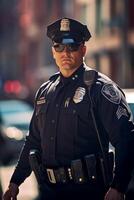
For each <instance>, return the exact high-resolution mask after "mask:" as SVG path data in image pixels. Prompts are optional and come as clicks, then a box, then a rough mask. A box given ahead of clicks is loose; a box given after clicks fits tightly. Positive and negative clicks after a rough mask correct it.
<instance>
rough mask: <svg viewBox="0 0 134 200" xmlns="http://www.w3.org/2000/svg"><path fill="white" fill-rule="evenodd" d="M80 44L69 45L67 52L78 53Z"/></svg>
mask: <svg viewBox="0 0 134 200" xmlns="http://www.w3.org/2000/svg"><path fill="white" fill-rule="evenodd" d="M79 46H80V44H69V45H68V49H69V51H78V49H79Z"/></svg>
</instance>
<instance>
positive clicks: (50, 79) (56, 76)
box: [35, 72, 60, 99]
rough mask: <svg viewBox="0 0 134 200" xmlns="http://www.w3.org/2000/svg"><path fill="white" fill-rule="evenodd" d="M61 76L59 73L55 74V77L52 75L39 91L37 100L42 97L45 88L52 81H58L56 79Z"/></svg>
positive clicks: (36, 96)
mask: <svg viewBox="0 0 134 200" xmlns="http://www.w3.org/2000/svg"><path fill="white" fill-rule="evenodd" d="M59 74H60V73H59V72H57V73H55V74H54V75H52V76H51V77H50V78H49V80H48V81H46V82H44V83H43V84H42V85H41V86H40V87H39V89H38V90H37V92H36V95H35V98H36V99H37V98H38V97H39V96H40V95H41V93H42V92H43V90H44V88H46V87H47V85H48V84H49V83H50V82H52V81H54V80H56V79H57V78H58V76H59Z"/></svg>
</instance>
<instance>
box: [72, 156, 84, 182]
mask: <svg viewBox="0 0 134 200" xmlns="http://www.w3.org/2000/svg"><path fill="white" fill-rule="evenodd" d="M71 172H72V177H73V180H74V182H75V183H79V184H81V183H83V182H85V176H84V171H83V167H82V161H81V160H80V159H77V160H72V162H71Z"/></svg>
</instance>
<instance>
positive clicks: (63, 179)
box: [46, 167, 73, 184]
mask: <svg viewBox="0 0 134 200" xmlns="http://www.w3.org/2000/svg"><path fill="white" fill-rule="evenodd" d="M46 172H47V176H48V179H49V181H50V183H53V184H55V183H67V182H69V181H70V180H72V179H73V178H72V174H71V169H70V168H63V167H61V168H58V169H50V168H48V169H46Z"/></svg>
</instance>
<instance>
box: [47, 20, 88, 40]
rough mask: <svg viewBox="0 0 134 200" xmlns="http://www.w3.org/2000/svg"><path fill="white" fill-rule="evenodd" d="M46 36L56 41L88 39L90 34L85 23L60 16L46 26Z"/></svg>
mask: <svg viewBox="0 0 134 200" xmlns="http://www.w3.org/2000/svg"><path fill="white" fill-rule="evenodd" d="M47 36H48V37H49V38H50V39H51V40H52V41H53V42H56V43H63V44H67V43H80V42H85V41H88V40H89V39H90V37H91V34H90V32H89V30H88V28H87V26H86V25H84V24H82V23H80V22H78V21H76V20H74V19H69V18H62V19H59V20H57V21H56V22H54V23H52V24H50V25H49V26H48V27H47Z"/></svg>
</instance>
